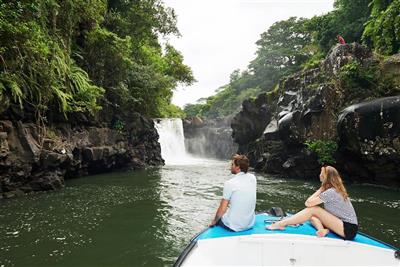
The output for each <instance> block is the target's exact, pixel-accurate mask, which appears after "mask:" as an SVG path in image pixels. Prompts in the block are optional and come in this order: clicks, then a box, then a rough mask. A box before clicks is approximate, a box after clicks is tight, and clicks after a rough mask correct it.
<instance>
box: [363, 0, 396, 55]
mask: <svg viewBox="0 0 400 267" xmlns="http://www.w3.org/2000/svg"><path fill="white" fill-rule="evenodd" d="M371 6H372V11H371V16H370V18H369V20H368V22H367V23H366V26H365V29H364V33H363V40H364V41H365V43H367V44H368V45H369V46H372V47H374V48H375V50H376V51H377V52H379V53H381V54H384V55H391V54H395V53H398V52H400V0H394V1H390V0H372V1H371Z"/></svg>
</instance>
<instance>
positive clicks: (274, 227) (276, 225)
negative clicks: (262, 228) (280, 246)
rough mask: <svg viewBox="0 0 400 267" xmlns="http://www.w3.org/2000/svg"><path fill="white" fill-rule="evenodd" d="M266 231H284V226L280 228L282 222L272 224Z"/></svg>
mask: <svg viewBox="0 0 400 267" xmlns="http://www.w3.org/2000/svg"><path fill="white" fill-rule="evenodd" d="M267 229H268V230H285V226H282V222H274V223H273V224H271V225H268V226H267Z"/></svg>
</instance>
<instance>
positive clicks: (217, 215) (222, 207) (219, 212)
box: [210, 199, 229, 226]
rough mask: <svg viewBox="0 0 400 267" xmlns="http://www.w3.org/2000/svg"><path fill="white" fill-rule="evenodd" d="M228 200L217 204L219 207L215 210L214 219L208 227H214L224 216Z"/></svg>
mask: <svg viewBox="0 0 400 267" xmlns="http://www.w3.org/2000/svg"><path fill="white" fill-rule="evenodd" d="M228 204H229V200H226V199H222V200H221V203H220V204H219V207H218V209H217V212H216V213H215V218H214V220H213V221H212V222H211V224H210V226H214V225H215V224H216V223H217V221H218V220H219V219H221V218H222V216H223V215H224V214H225V212H226V210H227V208H228Z"/></svg>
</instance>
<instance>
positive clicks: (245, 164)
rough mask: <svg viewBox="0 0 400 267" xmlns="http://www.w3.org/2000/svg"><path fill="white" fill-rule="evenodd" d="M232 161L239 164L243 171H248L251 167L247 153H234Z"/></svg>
mask: <svg viewBox="0 0 400 267" xmlns="http://www.w3.org/2000/svg"><path fill="white" fill-rule="evenodd" d="M232 162H233V164H235V165H236V166H239V168H240V170H241V171H242V172H244V173H247V170H248V169H249V159H248V158H247V157H246V156H245V155H239V154H236V155H234V156H233V157H232Z"/></svg>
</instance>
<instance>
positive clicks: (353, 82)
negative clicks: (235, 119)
mask: <svg viewBox="0 0 400 267" xmlns="http://www.w3.org/2000/svg"><path fill="white" fill-rule="evenodd" d="M337 35H341V36H343V37H344V39H345V40H346V42H348V43H351V42H358V43H364V44H365V45H368V46H369V47H370V48H371V49H374V50H375V51H376V52H378V53H381V54H383V55H391V54H394V53H398V52H399V51H400V50H399V49H400V0H336V1H335V2H334V10H333V11H331V12H329V13H327V14H325V15H321V16H315V17H313V18H311V19H304V18H294V17H292V18H289V19H288V20H284V21H279V22H277V23H275V24H273V25H272V26H271V27H270V28H269V29H268V30H267V31H266V32H264V33H262V34H261V38H260V39H259V40H258V41H257V42H256V44H257V46H258V48H257V53H256V58H255V59H254V60H252V61H251V62H250V64H249V66H248V68H247V69H246V70H244V71H240V70H235V71H234V72H233V73H232V75H231V79H230V82H229V83H228V84H227V85H224V86H222V87H221V88H220V89H218V90H217V91H216V95H214V96H211V97H208V98H207V99H204V100H202V101H200V102H199V103H198V104H195V105H193V104H190V105H187V106H185V109H184V111H185V113H186V115H187V116H202V117H218V116H225V115H230V114H233V113H235V112H237V111H238V110H239V109H240V105H241V102H242V99H243V97H245V98H251V97H255V96H257V95H258V94H260V93H263V92H268V91H271V90H273V88H274V87H275V86H276V84H277V83H278V82H279V80H280V79H284V78H285V77H287V76H289V75H291V74H293V73H295V72H297V71H299V70H304V69H310V68H315V67H317V66H318V65H319V63H320V62H321V60H322V59H323V58H324V57H325V56H326V54H327V53H328V52H329V50H330V49H331V47H332V46H333V45H335V44H336V43H337V42H338V41H337ZM357 64H358V63H351V64H350V65H349V66H346V67H344V68H343V69H342V73H341V81H342V82H344V83H347V84H346V85H348V86H350V88H357V89H360V88H364V89H365V88H366V89H371V88H373V87H374V86H378V88H377V89H375V92H376V93H378V94H379V95H385V94H388V92H389V91H390V90H393V89H391V88H394V87H393V86H392V85H393V83H392V82H391V81H390V79H386V80H383V79H381V78H378V77H380V73H379V69H378V68H376V66H368V67H364V66H358V65H357ZM369 67H371V69H368V68H369ZM371 90H372V89H371ZM388 90H389V91H388ZM354 91H357V90H354Z"/></svg>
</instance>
